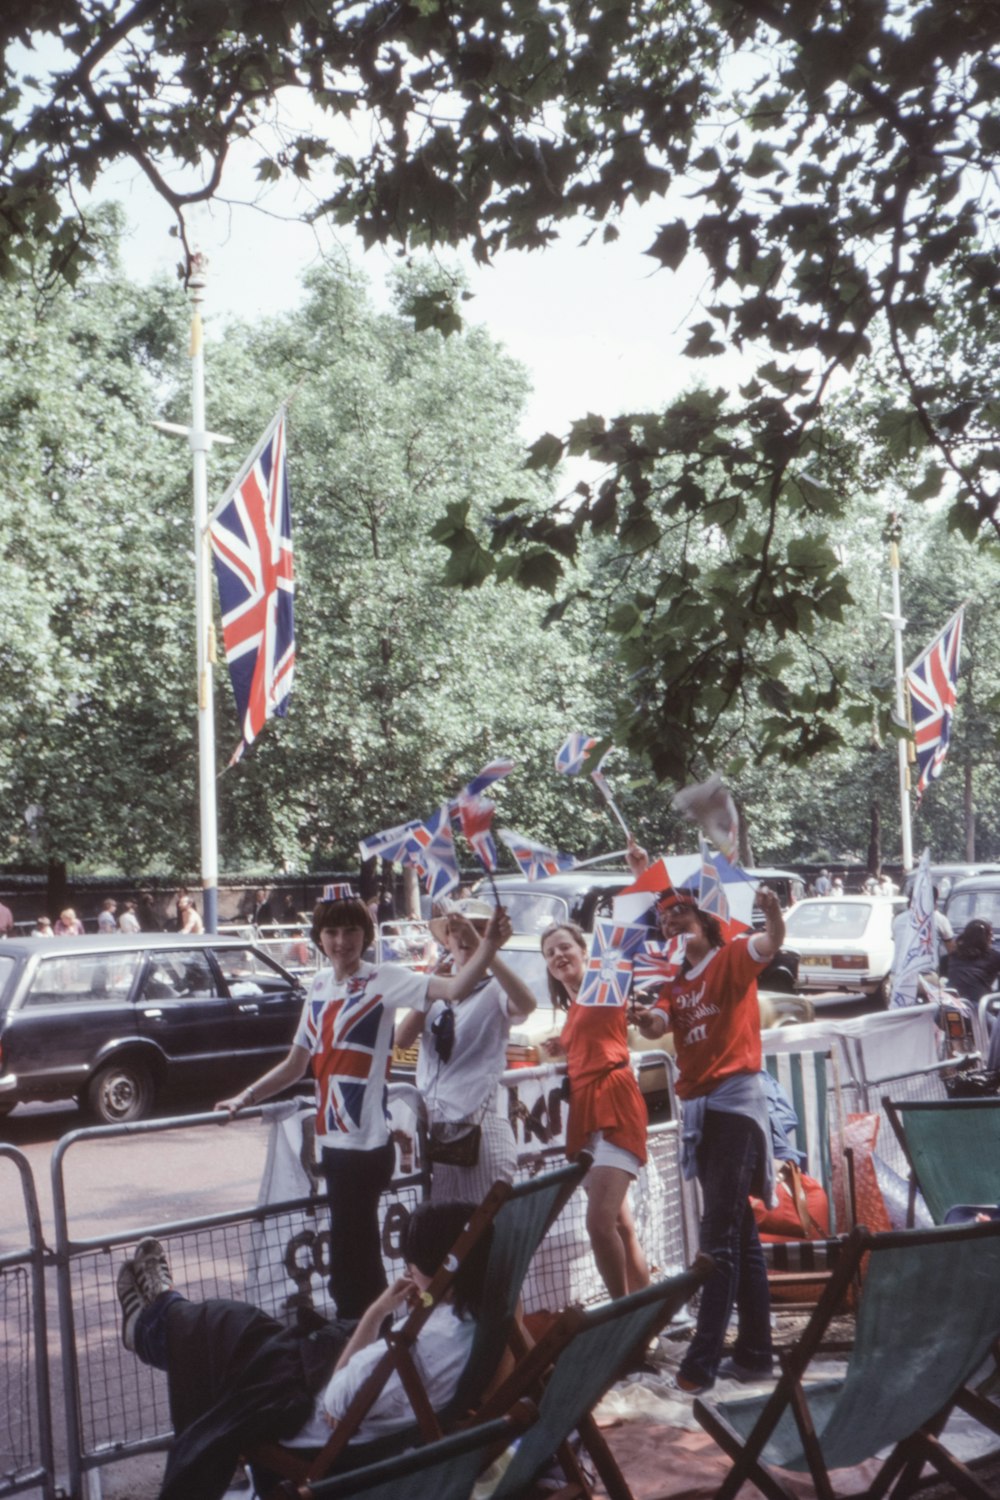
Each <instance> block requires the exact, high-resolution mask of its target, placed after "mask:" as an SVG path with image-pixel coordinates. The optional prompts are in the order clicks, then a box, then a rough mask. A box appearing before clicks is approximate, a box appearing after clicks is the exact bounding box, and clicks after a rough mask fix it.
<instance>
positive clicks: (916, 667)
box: [906, 604, 965, 807]
mask: <svg viewBox="0 0 1000 1500" xmlns="http://www.w3.org/2000/svg"><path fill="white" fill-rule="evenodd" d="M964 614H965V605H964V604H963V605H962V607H961V608H960V609H957V610H956V611H955V613H954V614H953V615H952V617H951V619H950V620H949V621H948V623H947V625H946V626H945V627H944V629H943V630H942V631H941V633H940V635H937V636H935V638H934V640H933V641H932V642H931V644H930V645H929V646H928V647H927V650H926V651H924V652H923V653H922V655H920V656H918V657H917V659H916V661H915V662H914V663H913V665H912V666H911V667H909V668H908V669H907V673H906V687H907V693H908V695H909V703H910V715H911V717H912V720H913V740H914V745H915V747H916V753H917V773H918V774H917V806H918V807H919V805H920V799H921V797H922V796H923V794H924V792H925V791H926V790H927V786H928V783H929V782H931V781H936V780H937V778H938V777H939V776H940V775H941V771H942V769H943V767H944V761H945V756H946V755H947V754H948V745H949V743H950V741H951V721H952V719H953V718H954V715H955V703H956V700H957V697H958V663H959V657H960V655H961V651H962V619H963V616H964Z"/></svg>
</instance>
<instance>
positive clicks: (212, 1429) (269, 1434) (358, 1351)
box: [117, 1203, 491, 1500]
mask: <svg viewBox="0 0 1000 1500" xmlns="http://www.w3.org/2000/svg"><path fill="white" fill-rule="evenodd" d="M473 1211H474V1209H473V1205H471V1204H468V1203H422V1204H420V1205H419V1206H418V1207H417V1208H416V1209H415V1210H414V1212H413V1214H412V1215H411V1216H410V1219H409V1221H408V1223H407V1225H406V1229H405V1232H404V1237H403V1259H404V1261H405V1262H406V1272H405V1274H404V1275H403V1276H400V1277H398V1278H397V1280H396V1281H395V1282H394V1284H393V1285H392V1286H390V1287H388V1288H387V1289H386V1291H384V1292H383V1293H382V1294H381V1295H380V1296H379V1297H377V1298H376V1299H375V1301H374V1302H373V1303H372V1304H371V1306H370V1307H369V1308H368V1310H367V1311H366V1312H365V1313H364V1315H363V1316H362V1318H361V1319H360V1321H359V1322H358V1323H357V1325H356V1326H355V1325H353V1324H345V1323H343V1322H340V1321H333V1322H330V1323H320V1324H319V1326H316V1327H313V1329H312V1330H311V1331H310V1330H307V1329H303V1328H286V1327H285V1326H284V1325H283V1324H281V1323H279V1322H278V1321H277V1320H276V1319H274V1318H272V1317H270V1316H269V1315H268V1314H267V1313H265V1312H262V1311H261V1310H260V1308H257V1307H254V1306H252V1305H251V1304H249V1303H246V1302H236V1301H231V1300H229V1299H226V1298H220V1297H212V1298H208V1299H207V1300H205V1301H204V1302H189V1301H188V1300H187V1299H186V1298H185V1297H183V1296H182V1295H181V1293H180V1292H178V1291H177V1290H176V1288H175V1287H174V1282H173V1278H172V1276H171V1273H170V1266H169V1264H168V1261H167V1257H166V1254H165V1252H164V1249H163V1246H162V1245H161V1244H160V1242H159V1240H156V1239H144V1240H142V1241H141V1242H140V1244H139V1245H138V1246H137V1249H136V1254H135V1256H134V1257H133V1258H132V1259H131V1260H127V1261H126V1262H125V1263H124V1265H122V1267H121V1268H120V1270H119V1272H118V1279H117V1290H118V1299H119V1301H120V1303H121V1306H122V1342H123V1343H124V1345H125V1347H126V1349H129V1350H132V1351H134V1353H135V1354H136V1355H138V1357H139V1359H141V1360H142V1361H143V1362H144V1363H145V1364H148V1365H153V1366H155V1367H156V1368H157V1369H160V1370H165V1371H166V1372H167V1381H168V1393H169V1399H170V1415H171V1420H172V1422H173V1426H174V1433H175V1439H174V1443H173V1446H172V1448H171V1450H170V1454H169V1457H168V1459H167V1467H166V1472H165V1475H164V1481H163V1487H162V1489H161V1491H160V1500H217V1497H220V1496H222V1495H224V1494H225V1492H226V1489H227V1487H228V1484H229V1480H230V1479H231V1477H232V1474H233V1471H234V1469H235V1467H236V1463H237V1460H238V1458H239V1456H240V1454H241V1453H242V1452H243V1451H244V1450H245V1449H246V1448H248V1447H251V1446H256V1445H258V1444H261V1443H274V1442H281V1443H283V1444H285V1445H286V1446H289V1447H294V1448H296V1449H298V1450H300V1451H301V1453H302V1456H303V1457H309V1456H310V1455H311V1453H313V1452H316V1451H318V1450H319V1449H320V1448H322V1447H323V1445H324V1444H325V1442H326V1440H327V1438H328V1437H329V1436H330V1432H331V1428H332V1427H333V1426H335V1424H336V1422H337V1421H338V1420H339V1419H340V1418H341V1417H342V1416H343V1414H344V1413H345V1412H346V1410H347V1408H348V1406H349V1405H350V1402H351V1399H352V1397H353V1396H354V1395H355V1393H356V1391H357V1390H358V1387H359V1386H360V1385H361V1383H362V1381H363V1380H364V1379H365V1377H366V1376H367V1375H368V1374H369V1373H370V1372H371V1370H372V1369H373V1367H374V1366H375V1364H376V1363H377V1362H378V1360H379V1359H380V1358H381V1356H382V1355H383V1354H384V1352H385V1344H384V1342H383V1340H382V1339H381V1338H380V1337H379V1332H380V1330H381V1328H382V1326H383V1324H384V1322H385V1319H386V1318H387V1317H390V1316H394V1315H395V1314H397V1313H400V1312H401V1313H403V1314H404V1315H405V1314H406V1313H407V1312H408V1311H409V1308H410V1306H412V1304H413V1302H414V1301H415V1300H416V1299H417V1298H419V1297H420V1295H421V1293H423V1292H425V1291H426V1289H427V1287H428V1286H429V1285H430V1282H431V1280H432V1278H433V1276H434V1273H435V1272H436V1271H437V1270H438V1268H439V1267H440V1265H441V1264H442V1262H443V1261H444V1258H445V1256H446V1255H447V1254H448V1252H449V1250H450V1249H451V1247H452V1246H453V1245H454V1243H455V1241H456V1240H457V1239H458V1236H459V1234H460V1233H461V1231H462V1229H463V1228H464V1227H465V1225H466V1223H467V1222H468V1220H469V1218H470V1216H471V1214H472V1213H473ZM490 1238H491V1230H490V1229H489V1228H488V1229H487V1230H486V1232H485V1233H484V1234H483V1235H482V1237H481V1238H480V1239H479V1240H478V1241H477V1242H476V1244H475V1245H474V1246H473V1248H472V1249H471V1250H470V1252H469V1253H468V1255H466V1257H465V1258H464V1260H463V1261H462V1263H461V1265H460V1266H459V1268H458V1271H457V1273H456V1275H455V1278H454V1281H453V1283H452V1285H451V1289H450V1291H449V1293H448V1295H447V1297H446V1298H445V1299H444V1300H443V1301H442V1302H441V1303H440V1305H439V1306H437V1307H435V1308H434V1310H433V1311H432V1312H431V1314H430V1316H429V1318H428V1319H427V1321H426V1323H425V1324H424V1326H423V1327H422V1328H421V1330H420V1333H419V1335H418V1336H417V1340H416V1343H415V1344H414V1346H413V1351H412V1353H413V1360H414V1364H415V1365H416V1368H417V1371H418V1373H419V1375H420V1376H421V1378H422V1380H423V1384H424V1387H425V1389H426V1391H427V1393H428V1396H429V1398H430V1401H431V1404H432V1405H433V1406H434V1407H435V1408H436V1409H437V1408H439V1407H441V1406H444V1405H445V1404H446V1403H447V1402H448V1401H449V1400H450V1399H451V1397H452V1396H453V1395H454V1393H455V1389H456V1387H457V1385H458V1381H459V1377H460V1376H461V1374H462V1371H463V1369H464V1368H465V1365H466V1361H467V1359H468V1355H469V1351H470V1349H471V1347H472V1340H473V1336H474V1333H475V1319H476V1317H477V1315H478V1312H479V1307H480V1299H481V1295H482V1289H483V1284H484V1277H485V1269H486V1262H487V1259H488V1256H489V1246H490ZM317 1321H318V1320H317ZM412 1422H413V1408H412V1406H411V1405H410V1402H409V1399H408V1397H407V1396H406V1393H405V1391H404V1389H403V1385H402V1382H401V1380H400V1378H399V1375H398V1374H397V1373H396V1372H395V1371H394V1372H393V1373H392V1374H391V1375H390V1376H389V1378H388V1379H387V1381H386V1383H385V1385H384V1386H383V1388H382V1390H381V1392H380V1394H379V1395H378V1396H377V1397H376V1399H375V1402H374V1404H373V1405H372V1407H371V1408H370V1410H369V1411H368V1413H367V1415H366V1416H365V1418H364V1419H363V1421H362V1423H361V1425H360V1427H359V1429H358V1431H357V1433H356V1434H355V1435H354V1436H353V1437H352V1438H351V1442H350V1444H349V1450H350V1449H351V1448H355V1449H360V1448H361V1447H364V1449H365V1452H364V1454H363V1456H362V1455H360V1454H359V1456H358V1457H357V1458H356V1459H355V1461H356V1462H361V1461H370V1460H371V1458H372V1457H373V1456H377V1454H375V1453H374V1451H373V1449H372V1447H371V1446H370V1445H371V1444H372V1443H374V1442H376V1441H377V1440H380V1439H383V1438H386V1437H388V1436H390V1435H391V1434H392V1433H394V1432H399V1431H400V1430H401V1429H403V1428H406V1427H408V1426H410V1425H411V1424H412ZM351 1457H354V1455H353V1454H352V1455H351ZM340 1466H341V1467H344V1468H350V1467H352V1463H351V1459H350V1458H348V1460H347V1461H346V1462H342V1463H341V1465H340ZM260 1479H261V1476H259V1475H258V1480H260Z"/></svg>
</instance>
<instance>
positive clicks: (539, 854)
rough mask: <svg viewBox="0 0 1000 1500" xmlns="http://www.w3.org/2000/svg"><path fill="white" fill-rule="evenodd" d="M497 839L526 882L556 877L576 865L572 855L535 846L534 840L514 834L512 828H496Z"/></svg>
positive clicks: (521, 834)
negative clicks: (550, 876)
mask: <svg viewBox="0 0 1000 1500" xmlns="http://www.w3.org/2000/svg"><path fill="white" fill-rule="evenodd" d="M497 837H498V838H500V839H501V840H502V841H503V842H504V843H505V844H506V845H507V848H508V849H509V850H510V852H511V854H512V855H513V856H514V858H515V859H516V860H517V863H518V865H519V866H520V868H521V873H522V875H524V876H525V878H526V879H528V880H544V879H545V877H546V875H558V874H559V873H560V871H562V870H572V869H573V868H574V866H575V865H576V860H575V859H574V858H573V856H572V854H560V852H559V850H558V849H547V848H546V847H545V845H544V844H536V843H535V841H534V839H529V838H525V836H524V834H523V833H515V832H514V830H513V829H512V828H498V829H497Z"/></svg>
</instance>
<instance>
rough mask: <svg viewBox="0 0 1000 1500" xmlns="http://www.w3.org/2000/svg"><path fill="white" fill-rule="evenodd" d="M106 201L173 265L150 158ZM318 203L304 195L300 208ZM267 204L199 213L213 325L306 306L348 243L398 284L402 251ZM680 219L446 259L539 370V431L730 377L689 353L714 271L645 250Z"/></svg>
mask: <svg viewBox="0 0 1000 1500" xmlns="http://www.w3.org/2000/svg"><path fill="white" fill-rule="evenodd" d="M226 185H227V187H228V191H229V192H230V194H232V195H233V196H237V195H239V194H240V193H242V194H243V195H245V196H246V198H248V199H249V198H251V197H252V196H253V193H254V191H255V183H254V178H253V173H252V172H250V171H249V170H243V171H241V170H240V164H239V163H234V164H233V165H232V168H231V172H230V175H229V177H228V178H227V184H226ZM95 197H98V198H106V199H107V198H115V199H117V200H118V201H119V202H121V203H122V204H123V206H124V208H125V211H126V213H127V215H128V218H129V223H130V226H131V229H130V233H129V237H128V239H127V241H126V245H125V261H126V268H127V270H128V272H129V274H130V275H131V276H133V277H135V278H136V279H139V280H143V279H145V278H147V277H149V276H151V275H152V274H154V273H155V272H160V271H165V272H167V273H173V270H174V267H175V266H176V264H177V261H178V259H179V255H180V246H179V242H178V240H177V239H175V238H173V237H171V236H170V234H169V229H170V224H171V222H172V219H171V214H170V212H169V210H168V208H167V206H166V205H165V204H164V203H162V202H161V201H160V200H159V199H158V198H156V196H155V195H154V194H153V192H152V190H151V189H150V188H149V187H148V185H147V183H146V181H145V179H144V178H143V177H142V175H141V174H140V173H139V172H138V170H137V169H136V168H134V167H132V166H131V164H130V165H129V166H127V167H122V168H119V169H117V170H116V171H115V172H113V173H109V174H107V175H106V176H105V177H104V178H102V179H101V183H100V189H99V192H98V193H97V194H95ZM307 203H308V200H307V199H301V198H300V199H299V200H298V207H300V208H301V207H305V206H307ZM265 204H266V207H267V208H268V209H270V210H271V211H272V212H271V213H268V212H261V211H260V209H257V208H253V207H251V206H235V207H230V206H228V205H225V204H214V205H211V206H205V207H201V208H199V209H198V210H197V211H195V212H194V213H192V214H191V215H190V218H189V223H190V225H191V230H192V232H191V239H192V243H193V244H197V245H198V246H199V247H200V248H201V249H203V250H204V251H205V253H206V254H207V255H208V258H209V284H208V288H207V292H206V301H205V311H206V320H207V321H208V322H209V326H211V324H213V323H214V324H216V326H217V325H218V323H219V321H221V320H222V319H224V318H225V317H226V316H228V315H230V314H237V315H239V316H240V317H242V318H252V317H254V316H255V315H257V314H261V313H263V314H268V313H274V312H279V311H281V310H283V309H285V308H289V307H292V306H294V305H295V303H296V301H297V300H298V297H299V295H300V291H299V282H300V277H301V275H302V272H303V271H304V270H305V269H306V268H307V267H308V266H309V265H310V264H311V263H314V262H315V261H316V260H317V259H318V258H319V256H320V255H321V254H322V252H323V249H324V248H329V247H330V246H332V245H333V244H334V243H335V241H336V242H339V243H340V244H341V245H342V246H343V247H344V248H346V249H347V250H348V251H349V253H350V254H351V256H352V258H353V259H354V261H355V262H356V263H357V264H360V265H362V266H363V267H364V270H365V271H366V273H367V275H368V277H369V278H370V280H371V282H372V284H373V286H374V287H375V288H376V292H378V289H379V288H381V287H382V286H384V283H385V279H386V274H387V271H388V270H389V268H390V267H391V265H392V264H393V260H394V255H395V252H394V251H393V250H391V249H383V248H378V249H375V250H372V251H370V252H368V254H367V255H366V254H364V253H363V252H362V250H361V247H360V245H359V244H358V243H357V242H356V241H355V240H354V239H353V237H352V236H350V235H345V234H344V233H343V231H341V230H336V229H334V228H330V227H325V226H320V227H318V228H317V229H315V230H314V229H312V228H310V227H309V226H307V225H305V224H303V223H301V222H298V221H296V220H295V219H294V218H291V217H288V218H284V217H282V218H279V217H275V216H273V214H277V213H281V214H284V215H291V214H292V213H293V212H294V210H295V208H296V201H295V200H294V199H293V198H291V197H290V195H289V193H288V192H287V190H284V189H277V190H272V191H271V192H270V194H269V196H268V197H267V199H266V200H265ZM669 216H672V215H669ZM667 217H668V214H667V211H666V209H665V208H664V207H663V204H662V203H660V202H656V203H652V204H647V205H646V206H645V207H644V208H643V209H641V210H636V211H634V212H633V213H632V214H631V215H630V216H629V217H628V218H627V219H626V220H625V221H624V223H623V225H622V236H621V238H620V239H619V240H618V241H616V242H615V243H613V244H609V245H603V244H601V243H600V242H599V240H600V233H599V232H598V234H596V235H595V236H594V238H593V240H592V241H591V243H590V244H589V245H588V246H586V248H581V247H580V241H581V239H582V237H583V234H584V233H585V232H586V227H585V226H580V227H576V228H569V229H567V230H566V231H565V232H564V235H563V238H562V240H561V242H560V243H559V244H557V245H555V246H553V247H552V248H549V249H546V250H544V251H535V252H532V253H508V254H506V255H504V256H501V257H499V258H498V259H497V261H496V262H495V263H494V264H493V265H492V266H489V267H481V266H477V265H475V264H474V263H473V262H472V259H471V257H470V256H468V255H464V254H463V255H461V256H457V257H445V258H446V259H449V260H453V259H458V261H459V263H460V264H461V265H462V266H463V267H464V269H465V271H466V273H467V275H468V276H469V279H470V282H471V286H472V290H473V292H474V300H473V301H471V302H469V303H467V304H465V316H466V317H467V319H468V320H469V321H470V322H477V323H483V324H485V325H486V326H487V327H488V328H489V330H490V331H491V333H492V334H493V336H494V337H495V338H496V339H497V340H499V341H500V342H501V343H502V344H503V345H504V346H505V347H506V349H507V350H508V351H509V352H510V353H511V354H512V355H513V356H514V357H515V358H516V359H518V360H519V361H520V362H521V363H522V364H523V365H524V366H525V367H526V368H527V370H528V372H529V375H530V378H531V382H532V385H533V388H534V395H533V397H532V400H531V402H530V405H529V407H528V410H527V412H526V414H525V421H524V435H525V437H526V438H528V439H532V438H534V437H537V436H538V435H539V434H540V433H541V432H544V431H552V432H555V433H557V434H560V435H562V434H564V433H565V432H566V430H567V428H568V426H569V423H570V422H571V421H572V420H573V419H574V418H576V417H581V416H583V415H585V413H586V412H587V411H595V412H600V413H602V414H603V415H605V416H610V415H613V414H615V413H617V412H620V411H624V410H629V409H639V410H644V409H647V408H649V407H656V406H659V405H662V404H663V403H664V402H665V401H666V400H668V399H669V397H670V396H671V395H672V394H674V393H676V392H677V391H678V390H680V389H681V388H683V387H684V386H685V385H687V384H689V383H691V382H692V381H693V380H696V379H702V380H706V381H710V382H713V383H714V382H716V381H719V380H721V379H722V378H723V368H722V362H721V361H719V360H714V361H694V362H689V361H686V360H684V359H683V357H682V356H681V352H680V351H681V350H682V348H683V346H684V343H685V338H686V336H685V335H684V333H683V331H682V325H683V324H684V322H685V321H686V320H688V318H689V317H690V314H691V313H692V312H693V311H695V310H696V306H697V299H698V296H699V293H700V291H701V286H700V284H699V281H698V277H700V275H701V272H700V271H698V270H697V269H696V268H694V267H691V268H690V269H689V268H687V267H685V268H682V272H681V274H680V275H675V274H674V273H672V272H670V271H663V270H659V269H658V263H657V262H656V261H654V260H652V259H650V258H649V257H648V256H646V255H644V254H643V253H642V252H643V251H644V250H645V248H646V247H647V246H648V245H649V244H650V243H651V241H652V240H653V238H654V236H655V234H656V230H657V227H658V225H659V223H660V222H661V221H662V220H664V219H665V218H667Z"/></svg>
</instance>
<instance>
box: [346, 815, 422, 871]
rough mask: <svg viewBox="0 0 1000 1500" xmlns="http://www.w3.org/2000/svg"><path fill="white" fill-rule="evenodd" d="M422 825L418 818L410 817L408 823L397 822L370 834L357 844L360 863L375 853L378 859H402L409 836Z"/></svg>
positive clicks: (371, 857)
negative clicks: (379, 831) (393, 826)
mask: <svg viewBox="0 0 1000 1500" xmlns="http://www.w3.org/2000/svg"><path fill="white" fill-rule="evenodd" d="M423 826H424V825H423V824H422V823H421V821H420V819H419V818H411V819H410V821H409V823H398V824H397V825H396V827H395V828H386V829H383V831H382V832H381V833H372V834H370V835H369V836H368V838H366V839H362V840H361V842H360V843H359V844H358V849H359V851H360V854H361V862H362V864H363V863H364V862H365V860H366V859H373V858H374V857H375V856H376V855H378V856H379V858H380V859H388V860H391V861H395V860H397V859H402V857H403V854H404V852H405V851H406V850H407V849H408V848H409V847H410V836H411V835H412V833H413V832H414V830H415V829H417V828H422V827H423Z"/></svg>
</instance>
